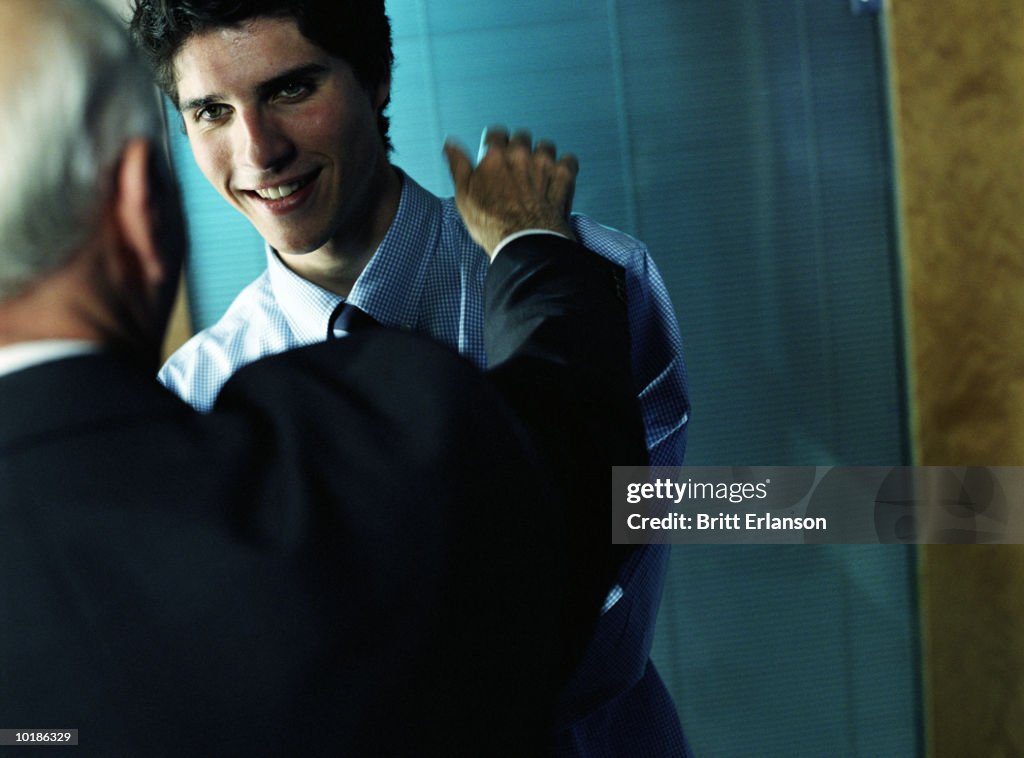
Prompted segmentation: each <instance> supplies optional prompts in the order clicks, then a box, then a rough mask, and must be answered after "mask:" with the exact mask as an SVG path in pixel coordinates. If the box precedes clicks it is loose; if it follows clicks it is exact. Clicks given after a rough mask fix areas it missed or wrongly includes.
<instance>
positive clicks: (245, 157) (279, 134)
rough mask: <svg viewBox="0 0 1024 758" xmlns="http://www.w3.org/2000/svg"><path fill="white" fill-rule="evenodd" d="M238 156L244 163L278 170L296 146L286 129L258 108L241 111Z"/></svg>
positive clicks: (263, 168) (292, 154)
mask: <svg viewBox="0 0 1024 758" xmlns="http://www.w3.org/2000/svg"><path fill="white" fill-rule="evenodd" d="M241 115H242V117H241V118H240V119H238V121H237V122H236V123H238V124H239V125H240V126H239V134H238V137H237V139H238V142H237V143H236V149H237V157H238V158H239V159H241V162H242V163H243V164H244V165H247V166H250V167H252V168H256V169H259V170H261V171H268V170H270V171H272V170H278V169H281V168H283V167H284V166H286V165H287V164H288V163H289V162H290V161H291V160H292V158H293V157H294V155H295V145H294V143H292V141H291V139H289V137H288V135H287V134H286V133H285V131H284V130H283V129H282V128H281V127H280V125H278V124H277V123H275V121H274V120H273V119H272V118H270V117H268V116H267V114H265V113H263V112H261V111H260V110H259V109H254V110H253V111H251V112H249V113H243V114H241Z"/></svg>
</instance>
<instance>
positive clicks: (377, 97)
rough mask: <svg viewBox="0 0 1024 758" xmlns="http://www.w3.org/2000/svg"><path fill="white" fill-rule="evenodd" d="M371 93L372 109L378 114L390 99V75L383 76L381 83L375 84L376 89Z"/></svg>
mask: <svg viewBox="0 0 1024 758" xmlns="http://www.w3.org/2000/svg"><path fill="white" fill-rule="evenodd" d="M371 94H372V99H371V102H372V103H373V111H374V113H377V114H378V115H379V114H380V112H381V111H382V110H384V107H385V106H386V105H387V104H388V101H389V100H390V99H391V75H390V74H388V75H387V76H385V77H384V79H383V80H382V81H381V83H380V84H378V85H377V89H376V91H374V92H373V93H371Z"/></svg>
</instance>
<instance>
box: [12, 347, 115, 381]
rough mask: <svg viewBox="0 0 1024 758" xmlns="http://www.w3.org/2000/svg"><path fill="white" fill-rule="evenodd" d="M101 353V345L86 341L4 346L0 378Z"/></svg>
mask: <svg viewBox="0 0 1024 758" xmlns="http://www.w3.org/2000/svg"><path fill="white" fill-rule="evenodd" d="M99 351H100V347H99V345H97V344H96V343H94V342H88V341H86V340H33V341H31V342H16V343H14V344H13V345H4V346H3V347H0V376H4V375H6V374H13V373H14V372H15V371H20V370H22V369H25V368H29V367H31V366H35V365H37V364H40V363H48V362H49V361H56V360H60V359H61V358H70V357H71V356H73V355H83V354H85V353H98V352H99Z"/></svg>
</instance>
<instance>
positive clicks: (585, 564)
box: [484, 235, 647, 637]
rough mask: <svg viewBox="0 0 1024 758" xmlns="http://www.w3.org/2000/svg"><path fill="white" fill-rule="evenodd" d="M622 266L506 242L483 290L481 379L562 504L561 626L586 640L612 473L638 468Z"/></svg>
mask: <svg viewBox="0 0 1024 758" xmlns="http://www.w3.org/2000/svg"><path fill="white" fill-rule="evenodd" d="M624 292H625V288H624V285H623V272H622V269H621V268H620V267H618V266H616V265H615V264H613V263H611V262H610V261H608V260H606V259H604V258H601V257H600V256H598V255H596V254H594V253H592V252H590V251H589V250H586V249H585V248H583V247H582V246H580V245H578V244H576V243H574V242H571V241H569V240H565V239H563V238H560V237H557V236H554V235H529V236H526V237H522V238H520V239H518V240H515V241H513V242H512V243H510V244H509V245H508V246H506V247H505V249H503V250H502V251H501V253H500V254H499V255H498V256H497V257H496V258H495V260H494V262H493V263H492V265H491V267H490V270H489V272H488V276H487V283H486V305H485V308H486V311H485V332H484V336H485V344H486V349H487V356H488V364H489V374H490V376H491V378H492V380H493V382H494V383H495V384H496V385H497V386H498V388H499V389H500V391H501V392H502V394H503V395H504V396H505V398H506V400H507V401H508V402H509V403H510V404H511V406H512V408H513V410H514V411H515V412H516V413H517V415H518V416H519V418H520V419H521V420H522V421H523V422H524V423H525V425H526V427H527V430H528V433H529V434H530V435H532V437H533V440H534V443H535V445H536V447H537V449H538V450H539V451H540V453H541V456H542V458H543V459H544V461H545V464H546V465H547V467H548V470H549V476H550V478H551V480H552V481H553V482H554V483H555V485H556V487H557V489H558V491H559V492H560V494H561V496H562V497H561V502H562V503H563V504H564V507H565V512H564V514H561V515H562V516H563V517H564V522H563V523H564V524H565V528H566V532H565V545H566V551H567V554H568V558H569V560H568V565H569V573H568V576H567V577H566V581H567V582H568V589H569V596H570V597H571V598H572V599H573V600H572V603H570V605H569V607H568V608H567V610H566V613H567V614H568V618H567V619H566V623H567V624H568V625H569V628H570V629H576V630H577V633H578V634H581V635H583V636H584V637H586V636H587V635H588V634H589V630H590V629H591V627H592V624H593V623H594V622H595V621H596V619H597V617H598V611H599V609H600V607H601V604H602V602H603V600H604V596H605V595H606V593H607V592H608V590H609V588H610V586H611V583H612V581H613V578H614V576H615V574H616V571H617V569H618V567H619V565H620V564H621V562H622V561H623V560H624V559H625V557H626V554H627V551H628V548H626V547H617V546H613V545H612V540H611V478H612V467H613V466H616V465H618V466H644V465H646V464H647V450H646V447H645V445H644V434H643V421H642V418H641V415H640V409H639V404H638V402H637V399H636V391H635V387H634V383H633V380H632V376H631V372H630V360H629V331H628V321H627V314H626V303H625V295H624Z"/></svg>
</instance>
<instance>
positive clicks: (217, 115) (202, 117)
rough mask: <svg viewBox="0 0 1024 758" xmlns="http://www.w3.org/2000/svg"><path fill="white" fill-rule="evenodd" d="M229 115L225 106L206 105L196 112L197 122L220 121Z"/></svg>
mask: <svg viewBox="0 0 1024 758" xmlns="http://www.w3.org/2000/svg"><path fill="white" fill-rule="evenodd" d="M226 114H227V106H225V105H204V106H203V107H202V108H200V109H198V110H197V111H196V112H195V119H196V121H219V120H220V119H222V118H224V116H225V115H226Z"/></svg>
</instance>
